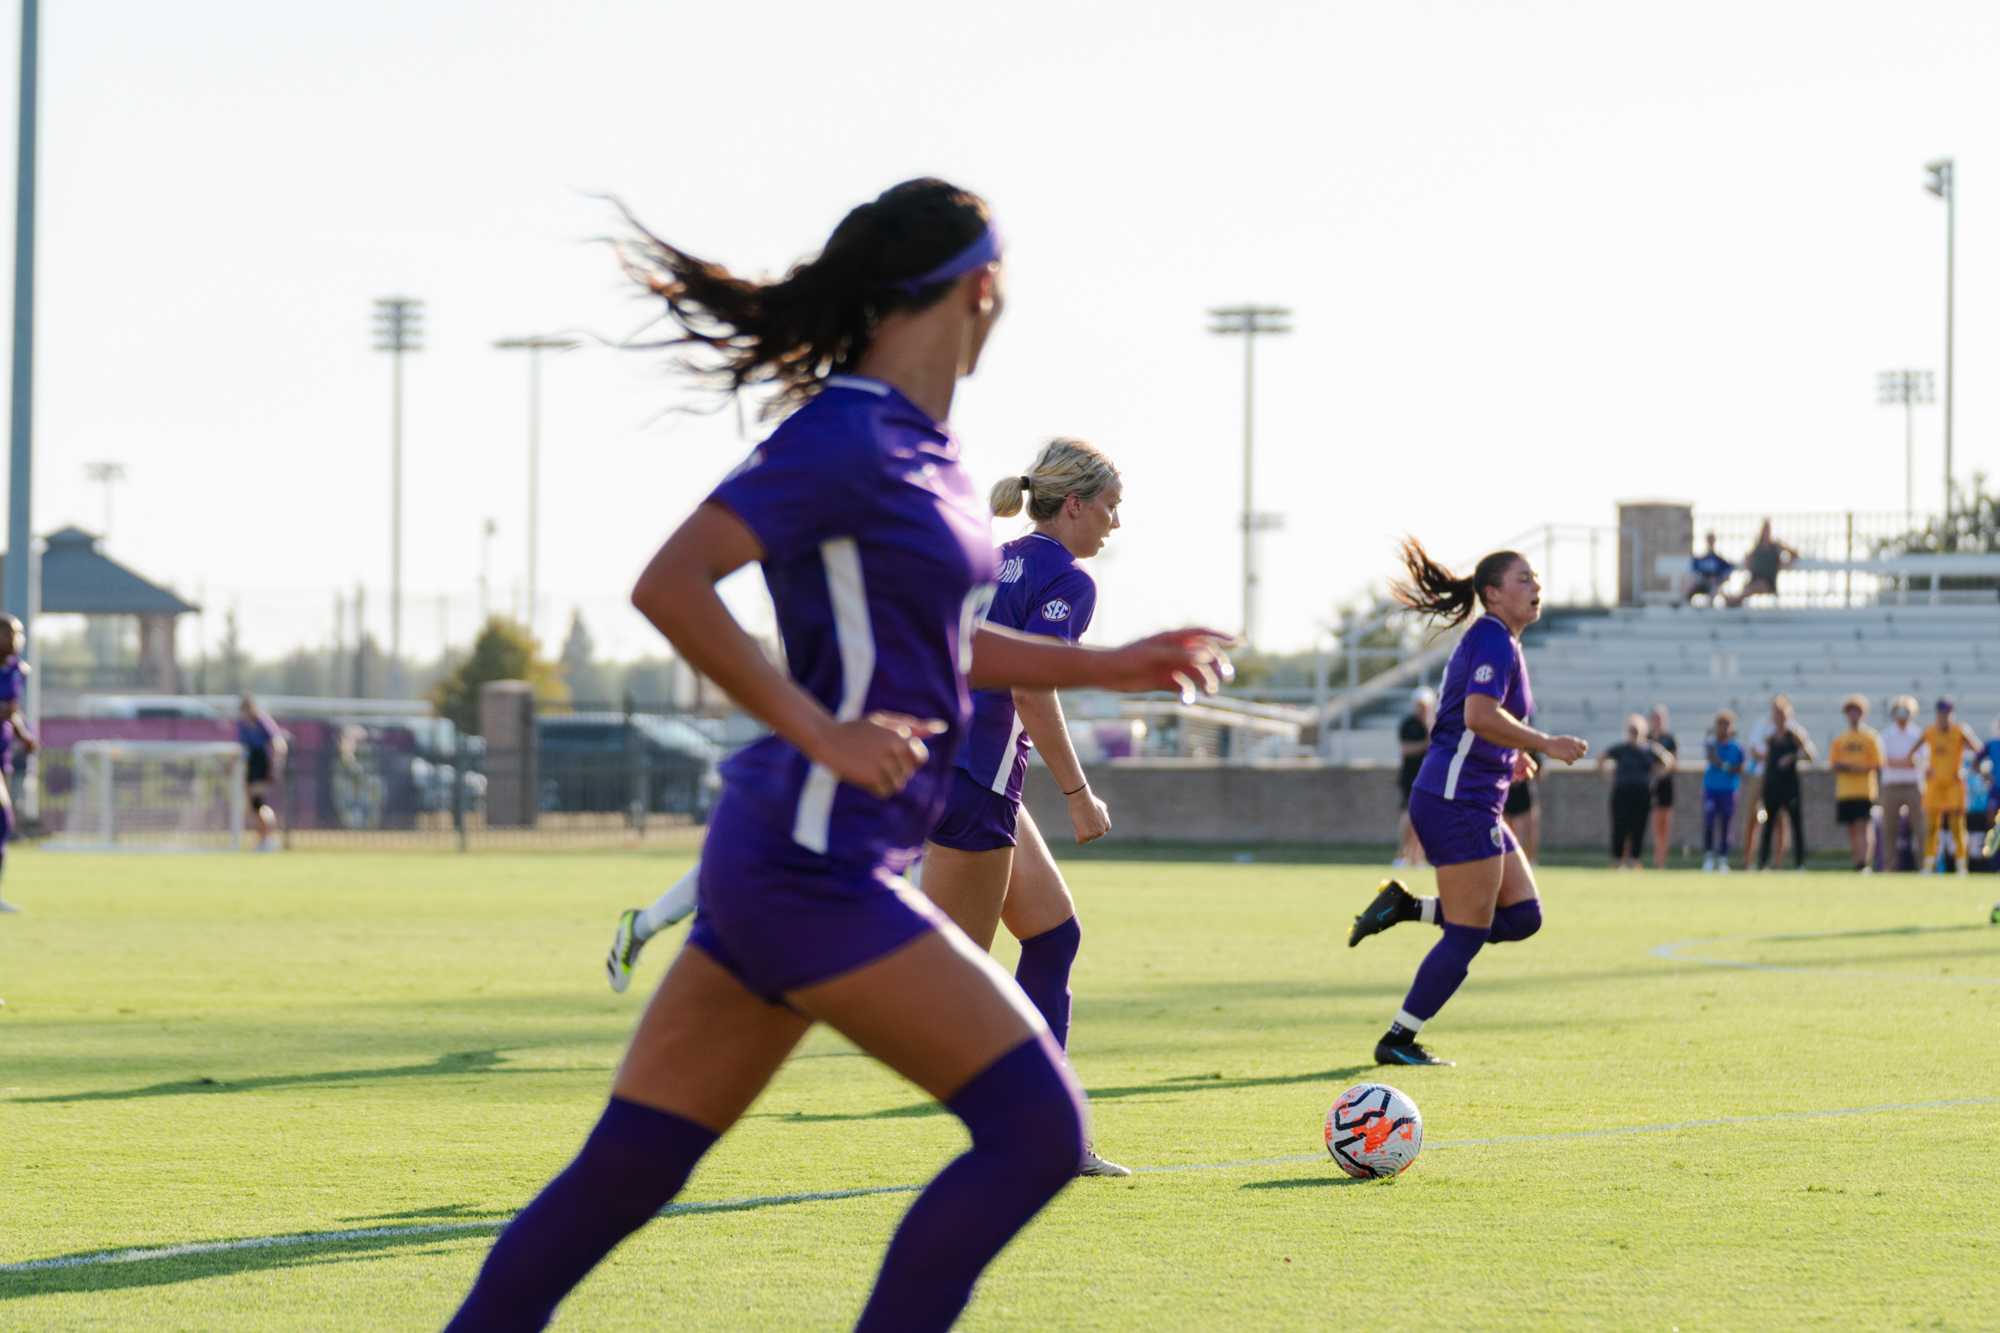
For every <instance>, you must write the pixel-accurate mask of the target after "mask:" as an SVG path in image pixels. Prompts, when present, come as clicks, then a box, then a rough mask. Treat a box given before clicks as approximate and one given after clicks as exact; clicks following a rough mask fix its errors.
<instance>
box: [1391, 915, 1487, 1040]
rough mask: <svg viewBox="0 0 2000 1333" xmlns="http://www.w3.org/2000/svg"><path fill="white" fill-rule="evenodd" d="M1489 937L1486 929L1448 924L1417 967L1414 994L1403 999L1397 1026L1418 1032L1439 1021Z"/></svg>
mask: <svg viewBox="0 0 2000 1333" xmlns="http://www.w3.org/2000/svg"><path fill="white" fill-rule="evenodd" d="M1486 936H1487V927H1485V926H1457V925H1453V924H1452V923H1451V922H1449V921H1447V922H1446V923H1445V927H1444V934H1443V936H1442V937H1441V938H1440V939H1439V940H1438V942H1437V943H1436V944H1433V945H1432V946H1431V951H1430V952H1429V953H1427V954H1425V955H1424V961H1423V962H1421V963H1419V964H1418V965H1417V977H1416V980H1414V981H1412V982H1411V983H1410V993H1409V994H1408V995H1407V996H1405V997H1404V998H1403V1010H1402V1012H1401V1013H1399V1014H1397V1015H1396V1022H1397V1023H1398V1024H1399V1025H1400V1026H1402V1027H1404V1028H1406V1029H1409V1030H1410V1031H1415V1030H1416V1029H1417V1028H1420V1027H1422V1026H1423V1025H1424V1024H1425V1023H1426V1022H1428V1021H1429V1020H1430V1019H1432V1018H1435V1017H1436V1016H1437V1011H1438V1010H1440V1009H1442V1008H1444V1002H1445V1001H1446V1000H1449V999H1450V998H1451V996H1452V992H1453V991H1456V990H1457V989H1458V987H1459V983H1460V982H1462V981H1464V980H1465V972H1466V969H1467V968H1468V967H1470V966H1471V965H1472V960H1473V958H1474V957H1476V956H1477V955H1478V953H1479V949H1480V946H1481V945H1483V944H1485V943H1486ZM1412 1019H1414V1020H1415V1022H1412V1021H1411V1020H1412Z"/></svg>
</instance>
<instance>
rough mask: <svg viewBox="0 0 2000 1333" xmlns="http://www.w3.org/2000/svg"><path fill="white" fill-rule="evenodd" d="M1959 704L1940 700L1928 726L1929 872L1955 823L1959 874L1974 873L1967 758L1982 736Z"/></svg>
mask: <svg viewBox="0 0 2000 1333" xmlns="http://www.w3.org/2000/svg"><path fill="white" fill-rule="evenodd" d="M1956 709H1957V706H1956V705H1955V704H1953V703H1952V701H1951V700H1950V699H1948V698H1946V699H1939V700H1938V701H1937V720H1936V721H1935V722H1932V723H1931V724H1930V725H1929V726H1928V727H1925V728H1924V744H1923V749H1924V753H1925V755H1926V756H1927V759H1928V762H1927V763H1926V765H1925V767H1924V864H1923V866H1922V870H1923V873H1924V874H1926V875H1928V874H1930V873H1931V872H1932V871H1933V870H1935V869H1937V863H1938V836H1939V834H1941V833H1942V832H1944V829H1945V826H1946V825H1947V824H1949V825H1950V826H1951V848H1952V856H1953V858H1954V859H1955V860H1956V861H1957V862H1958V873H1959V874H1961V875H1964V874H1968V873H1970V871H1971V869H1972V849H1971V847H1970V845H1969V844H1968V843H1967V841H1966V839H1967V836H1968V835H1967V833H1966V829H1965V760H1966V756H1967V755H1975V754H1978V753H1979V735H1978V733H1977V732H1975V731H1973V729H1972V728H1971V727H1968V726H1966V725H1965V724H1964V723H1963V722H1960V721H1959V720H1958V716H1957V711H1956Z"/></svg>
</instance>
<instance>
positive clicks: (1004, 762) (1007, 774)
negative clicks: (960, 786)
mask: <svg viewBox="0 0 2000 1333" xmlns="http://www.w3.org/2000/svg"><path fill="white" fill-rule="evenodd" d="M1027 729H1028V724H1027V723H1025V722H1023V721H1022V720H1021V709H1020V706H1019V705H1016V706H1015V708H1014V725H1012V726H1011V727H1008V728H1007V743H1006V744H1005V745H1004V746H1002V747H1001V748H1000V771H999V772H997V773H995V774H994V775H993V781H991V782H989V783H987V784H986V785H987V786H989V787H991V788H992V789H993V790H994V792H995V793H996V794H998V795H1001V796H1005V795H1006V794H1007V779H1008V778H1011V777H1013V776H1014V748H1015V747H1016V746H1017V745H1018V744H1020V740H1021V733H1022V732H1024V731H1026V730H1027Z"/></svg>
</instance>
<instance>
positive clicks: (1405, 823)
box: [1391, 689, 1437, 866]
mask: <svg viewBox="0 0 2000 1333" xmlns="http://www.w3.org/2000/svg"><path fill="white" fill-rule="evenodd" d="M1436 710H1437V695H1435V694H1433V693H1431V691H1430V690H1428V689H1419V690H1417V691H1416V692H1414V693H1413V694H1411V695H1410V712H1409V715H1408V716H1407V717H1405V718H1404V719H1403V720H1402V721H1401V722H1400V723H1398V724H1397V726H1396V744H1397V745H1398V746H1399V747H1400V748H1401V750H1402V753H1403V758H1402V763H1401V765H1400V766H1399V767H1398V768H1397V770H1396V786H1397V788H1398V789H1399V790H1400V791H1401V792H1402V793H1403V804H1402V805H1401V807H1400V809H1401V811H1402V813H1401V814H1400V815H1398V816H1397V819H1396V859H1395V861H1394V862H1392V863H1391V864H1394V865H1399V866H1420V865H1422V864H1423V863H1424V849H1423V844H1421V843H1419V842H1418V841H1417V831H1416V829H1414V828H1412V827H1411V825H1410V788H1411V787H1412V786H1413V785H1415V783H1416V780H1417V772H1418V770H1420V769H1421V768H1423V766H1424V755H1425V754H1426V753H1428V752H1429V750H1430V748H1431V719H1432V718H1433V717H1434V716H1435V714H1436Z"/></svg>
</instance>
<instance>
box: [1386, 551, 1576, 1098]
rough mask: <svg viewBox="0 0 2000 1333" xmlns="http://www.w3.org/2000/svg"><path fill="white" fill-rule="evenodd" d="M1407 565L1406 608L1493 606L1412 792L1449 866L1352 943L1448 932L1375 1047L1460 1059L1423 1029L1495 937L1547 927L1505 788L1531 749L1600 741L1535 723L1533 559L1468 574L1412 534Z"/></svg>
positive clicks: (1461, 611) (1474, 633) (1437, 860)
mask: <svg viewBox="0 0 2000 1333" xmlns="http://www.w3.org/2000/svg"><path fill="white" fill-rule="evenodd" d="M1403 564H1404V566H1405V568H1406V569H1407V570H1408V573H1409V580H1408V582H1406V583H1399V584H1397V585H1396V586H1395V588H1394V589H1393V591H1394V592H1395V594H1396V597H1397V598H1398V600H1400V601H1401V602H1402V603H1403V604H1404V605H1405V606H1408V607H1410V608H1411V609H1412V610H1415V611H1418V612H1421V613H1422V614H1424V615H1426V616H1428V617H1430V618H1431V619H1432V620H1434V621H1441V622H1443V623H1444V624H1446V625H1457V624H1460V623H1462V622H1463V621H1464V620H1466V619H1467V617H1469V616H1471V615H1472V614H1473V612H1475V611H1478V612H1480V613H1481V614H1480V615H1479V618H1478V619H1476V620H1474V621H1473V623H1472V627H1471V628H1470V629H1468V630H1467V631H1466V632H1465V634H1464V636H1463V637H1462V638H1460V639H1459V641H1458V646H1457V647H1456V648H1454V649H1453V650H1452V654H1451V660H1450V662H1449V663H1447V664H1446V666H1445V671H1444V690H1443V693H1442V694H1441V695H1440V696H1439V699H1438V713H1437V722H1436V724H1435V725H1434V726H1433V727H1432V728H1431V748H1430V753H1429V754H1427V755H1426V756H1425V757H1424V766H1423V769H1422V771H1421V772H1419V773H1418V774H1417V783H1416V788H1415V790H1414V791H1413V792H1412V793H1411V796H1410V822H1411V823H1412V824H1414V825H1415V826H1416V830H1417V837H1418V838H1419V839H1420V840H1421V841H1422V843H1423V847H1424V855H1425V856H1426V857H1428V858H1429V859H1430V863H1431V864H1432V865H1434V866H1436V867H1437V886H1438V892H1437V897H1435V898H1416V897H1413V896H1412V895H1411V894H1410V892H1409V891H1408V890H1407V889H1405V888H1404V887H1403V886H1402V885H1401V884H1398V883H1396V882H1395V881H1394V880H1391V881H1390V882H1389V883H1387V884H1385V885H1383V886H1382V888H1381V890H1380V891H1379V892H1377V893H1376V895H1375V900H1374V901H1373V902H1371V903H1370V904H1369V905H1368V908H1367V910H1366V911H1364V912H1362V913H1361V915H1359V916H1357V917H1355V918H1354V929H1353V931H1352V932H1351V933H1350V934H1349V935H1348V937H1347V943H1348V947H1350V948H1352V947H1353V946H1354V945H1356V944H1359V943H1360V942H1361V941H1362V940H1364V939H1366V938H1367V937H1368V936H1370V935H1373V934H1376V933H1377V932H1379V931H1383V930H1387V929H1388V928H1389V927H1391V926H1393V925H1396V924H1398V923H1399V922H1403V921H1419V920H1420V921H1423V922H1425V923H1427V924H1429V925H1435V926H1439V927H1442V928H1443V932H1444V933H1443V938H1441V939H1440V940H1439V941H1438V942H1437V944H1436V945H1434V946H1433V947H1432V949H1431V951H1430V953H1428V954H1427V955H1425V957H1424V961H1423V963H1422V964H1421V965H1419V966H1418V968H1417V975H1416V980H1415V981H1414V982H1412V983H1411V985H1410V990H1409V994H1408V995H1407V996H1406V997H1405V999H1404V1000H1403V1007H1402V1009H1401V1010H1399V1011H1398V1012H1397V1014H1396V1018H1395V1021H1394V1022H1393V1023H1391V1024H1390V1025H1389V1030H1388V1031H1387V1032H1386V1033H1384V1034H1383V1035H1382V1039H1381V1040H1380V1041H1379V1042H1377V1043H1376V1044H1375V1060H1376V1063H1378V1064H1385V1065H1448V1064H1450V1063H1452V1062H1451V1061H1449V1060H1440V1059H1438V1058H1437V1057H1436V1056H1434V1055H1432V1054H1431V1053H1430V1052H1429V1051H1427V1050H1425V1049H1424V1048H1423V1046H1421V1045H1419V1044H1418V1042H1417V1033H1418V1032H1420V1031H1421V1030H1422V1029H1423V1026H1424V1024H1425V1023H1427V1022H1429V1021H1430V1020H1431V1019H1432V1018H1435V1017H1436V1016H1437V1012H1438V1010H1440V1009H1442V1008H1443V1007H1444V1004H1445V1001H1446V1000H1449V999H1450V998H1451V996H1452V992H1453V991H1456V990H1457V989H1458V987H1459V983H1460V982H1462V981H1464V980H1465V974H1466V970H1467V968H1469V967H1470V966H1471V964H1472V960H1473V958H1474V957H1475V956H1476V955H1477V954H1478V953H1479V950H1480V949H1481V948H1482V947H1483V946H1485V945H1486V944H1488V943H1494V944H1501V943H1506V942H1508V941H1510V940H1525V939H1527V938H1528V937H1529V936H1530V935H1533V934H1534V933H1535V932H1536V931H1538V930H1540V929H1541V928H1542V904H1541V900H1540V899H1539V898H1537V897H1536V895H1535V874H1534V871H1533V869H1532V868H1530V866H1529V865H1528V859H1527V857H1525V856H1523V855H1522V854H1521V848H1520V844H1519V843H1517V842H1516V841H1515V840H1514V835H1513V834H1512V833H1510V832H1508V830H1507V826H1506V824H1505V822H1504V821H1503V820H1502V819H1501V809H1502V806H1503V805H1504V804H1505V802H1506V798H1507V788H1508V786H1509V784H1510V783H1511V782H1512V781H1513V780H1514V779H1515V778H1517V777H1528V776H1532V774H1533V772H1534V768H1535V764H1534V760H1532V759H1531V758H1529V756H1528V753H1527V752H1528V751H1537V752H1539V753H1542V754H1546V755H1548V756H1550V757H1551V758H1554V759H1557V760H1560V761H1561V762H1563V763H1565V764H1573V763H1575V762H1576V761H1577V760H1579V759H1581V758H1583V757H1584V756H1585V755H1586V754H1588V753H1589V752H1590V746H1589V745H1588V743H1586V742H1585V741H1583V740H1581V739H1579V738H1578V737H1575V736H1550V735H1548V734H1546V733H1544V732H1540V731H1537V730H1535V729H1534V728H1533V727H1531V726H1529V725H1528V718H1529V717H1530V716H1531V715H1532V714H1533V712H1534V707H1535V704H1534V696H1533V694H1532V693H1531V692H1530V691H1529V688H1528V664H1527V662H1526V661H1525V660H1524V659H1523V658H1522V656H1521V642H1520V640H1521V631H1523V630H1525V629H1526V628H1527V627H1528V626H1530V625H1532V624H1534V623H1535V621H1536V620H1538V619H1540V617H1541V614H1542V586H1541V583H1540V581H1539V580H1538V579H1537V578H1536V577H1535V571H1534V569H1533V568H1532V567H1531V566H1530V565H1529V564H1528V562H1527V560H1526V559H1524V558H1523V557H1522V556H1521V555H1519V554H1518V553H1516V552H1513V551H1495V552H1494V553H1493V554H1491V555H1489V556H1486V557H1485V558H1484V559H1482V560H1481V561H1480V562H1479V564H1478V565H1477V566H1475V567H1474V569H1473V571H1472V574H1471V576H1470V577H1468V578H1459V577H1458V576H1457V575H1455V574H1453V573H1452V572H1451V571H1450V570H1448V569H1446V568H1445V567H1444V566H1442V565H1440V564H1438V563H1437V562H1436V561H1435V560H1433V559H1431V557H1430V556H1429V555H1428V554H1427V553H1426V552H1425V551H1424V548H1423V547H1422V546H1421V545H1419V544H1418V543H1417V542H1416V540H1415V539H1410V540H1408V541H1405V542H1404V543H1403Z"/></svg>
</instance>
